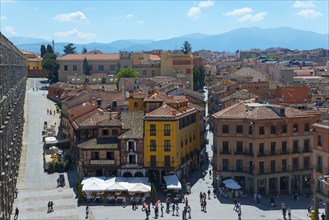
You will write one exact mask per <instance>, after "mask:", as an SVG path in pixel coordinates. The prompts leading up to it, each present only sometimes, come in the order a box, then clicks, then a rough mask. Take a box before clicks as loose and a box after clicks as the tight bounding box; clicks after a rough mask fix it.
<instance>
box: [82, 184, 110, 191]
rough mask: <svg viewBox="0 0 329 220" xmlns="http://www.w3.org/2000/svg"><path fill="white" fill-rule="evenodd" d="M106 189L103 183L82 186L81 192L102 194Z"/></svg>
mask: <svg viewBox="0 0 329 220" xmlns="http://www.w3.org/2000/svg"><path fill="white" fill-rule="evenodd" d="M105 188H106V185H105V184H104V183H92V184H86V185H83V187H82V191H83V192H102V191H104V190H105Z"/></svg>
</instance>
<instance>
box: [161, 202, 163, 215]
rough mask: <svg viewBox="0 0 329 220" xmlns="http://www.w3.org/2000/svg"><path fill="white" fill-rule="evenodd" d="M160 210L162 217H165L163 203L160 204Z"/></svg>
mask: <svg viewBox="0 0 329 220" xmlns="http://www.w3.org/2000/svg"><path fill="white" fill-rule="evenodd" d="M160 210H161V217H163V205H162V203H161V205H160Z"/></svg>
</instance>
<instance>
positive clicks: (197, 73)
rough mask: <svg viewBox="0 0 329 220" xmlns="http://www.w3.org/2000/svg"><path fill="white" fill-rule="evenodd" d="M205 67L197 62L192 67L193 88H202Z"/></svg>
mask: <svg viewBox="0 0 329 220" xmlns="http://www.w3.org/2000/svg"><path fill="white" fill-rule="evenodd" d="M205 75H206V69H205V67H204V66H203V65H200V64H197V65H195V66H194V67H193V90H194V91H198V90H200V89H203V87H204V85H205V83H204V81H205Z"/></svg>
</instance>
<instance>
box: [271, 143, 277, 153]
mask: <svg viewBox="0 0 329 220" xmlns="http://www.w3.org/2000/svg"><path fill="white" fill-rule="evenodd" d="M275 147H276V142H271V154H275V152H276V149H275Z"/></svg>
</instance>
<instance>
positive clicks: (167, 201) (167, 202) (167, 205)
mask: <svg viewBox="0 0 329 220" xmlns="http://www.w3.org/2000/svg"><path fill="white" fill-rule="evenodd" d="M166 212H167V213H169V198H167V199H166Z"/></svg>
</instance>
